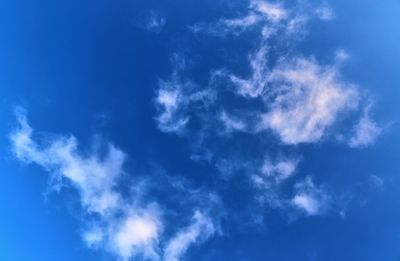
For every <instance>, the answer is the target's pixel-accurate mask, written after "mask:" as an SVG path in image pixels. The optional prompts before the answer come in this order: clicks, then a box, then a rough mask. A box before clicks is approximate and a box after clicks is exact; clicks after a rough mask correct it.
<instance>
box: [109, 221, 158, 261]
mask: <svg viewBox="0 0 400 261" xmlns="http://www.w3.org/2000/svg"><path fill="white" fill-rule="evenodd" d="M160 232H161V227H160V223H159V220H158V219H157V218H155V215H148V214H146V215H145V216H139V215H137V214H130V215H128V216H127V217H126V218H125V219H123V220H122V222H121V224H120V225H119V227H117V229H116V231H115V232H113V233H112V243H113V246H114V247H115V249H116V252H117V253H118V254H119V256H120V257H121V258H122V259H123V260H130V259H131V257H134V256H136V255H137V254H138V253H140V254H141V255H142V256H144V257H146V258H149V259H154V260H157V259H159V254H158V251H157V249H156V248H155V246H157V244H158V241H159V237H160Z"/></svg>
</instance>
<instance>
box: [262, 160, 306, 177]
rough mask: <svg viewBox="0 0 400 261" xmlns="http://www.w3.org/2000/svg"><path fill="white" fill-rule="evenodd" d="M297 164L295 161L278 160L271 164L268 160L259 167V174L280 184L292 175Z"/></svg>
mask: <svg viewBox="0 0 400 261" xmlns="http://www.w3.org/2000/svg"><path fill="white" fill-rule="evenodd" d="M297 164H298V161H297V160H280V161H278V162H277V163H276V164H273V163H272V162H271V161H270V160H266V161H265V162H264V164H263V165H262V167H261V173H262V174H263V175H265V176H267V177H272V178H274V179H275V180H276V181H277V182H280V181H283V180H285V179H288V178H289V177H291V176H292V175H293V174H294V172H295V171H296V168H297Z"/></svg>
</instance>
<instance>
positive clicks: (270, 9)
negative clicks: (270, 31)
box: [250, 1, 288, 22]
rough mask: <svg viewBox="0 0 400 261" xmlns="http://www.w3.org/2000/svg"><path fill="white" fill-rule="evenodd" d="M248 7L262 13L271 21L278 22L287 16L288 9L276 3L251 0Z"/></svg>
mask: <svg viewBox="0 0 400 261" xmlns="http://www.w3.org/2000/svg"><path fill="white" fill-rule="evenodd" d="M250 9H253V10H254V11H255V12H258V13H260V14H262V15H263V16H265V17H266V18H267V19H268V20H269V21H271V22H279V21H281V20H283V19H285V18H287V16H288V11H287V10H286V9H285V8H283V6H282V5H280V4H278V3H269V2H266V1H251V3H250Z"/></svg>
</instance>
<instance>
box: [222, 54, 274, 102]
mask: <svg viewBox="0 0 400 261" xmlns="http://www.w3.org/2000/svg"><path fill="white" fill-rule="evenodd" d="M266 55H267V49H266V48H264V47H262V48H260V49H258V50H257V51H256V52H255V53H253V54H251V55H250V56H249V61H250V67H251V70H252V75H251V77H250V78H249V79H242V78H240V77H237V76H236V75H233V74H231V75H230V76H229V78H230V80H231V81H232V83H233V84H234V85H235V86H236V87H237V93H238V94H239V95H241V96H244V97H249V98H255V97H259V96H260V95H262V94H263V93H264V90H265V88H266V86H267V83H268V75H269V70H268V67H267V60H266Z"/></svg>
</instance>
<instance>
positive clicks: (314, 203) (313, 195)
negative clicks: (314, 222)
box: [291, 177, 331, 216]
mask: <svg viewBox="0 0 400 261" xmlns="http://www.w3.org/2000/svg"><path fill="white" fill-rule="evenodd" d="M296 190H297V192H296V194H295V196H294V197H293V199H292V200H291V203H292V205H293V206H295V207H296V208H298V209H300V210H302V211H303V212H304V213H305V214H306V215H308V216H316V215H321V214H324V213H325V212H326V211H327V210H328V209H329V207H330V201H331V196H330V195H329V194H328V193H327V192H326V191H325V190H324V189H323V188H321V187H317V186H315V184H314V183H313V181H312V179H311V178H309V177H308V178H306V179H305V180H304V181H303V182H300V183H297V184H296Z"/></svg>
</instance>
